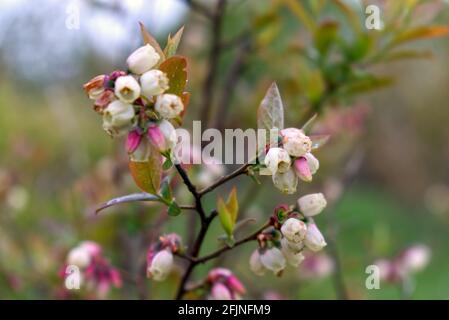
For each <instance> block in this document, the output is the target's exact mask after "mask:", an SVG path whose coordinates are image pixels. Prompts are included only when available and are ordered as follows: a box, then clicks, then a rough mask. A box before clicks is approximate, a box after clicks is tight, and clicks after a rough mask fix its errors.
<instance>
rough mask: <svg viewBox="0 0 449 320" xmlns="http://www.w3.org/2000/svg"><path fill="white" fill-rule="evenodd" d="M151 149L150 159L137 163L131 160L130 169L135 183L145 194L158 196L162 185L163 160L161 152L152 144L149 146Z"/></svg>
mask: <svg viewBox="0 0 449 320" xmlns="http://www.w3.org/2000/svg"><path fill="white" fill-rule="evenodd" d="M148 147H149V148H150V152H149V158H148V160H146V161H135V160H132V159H130V161H129V169H130V171H131V175H132V177H133V179H134V182H135V183H136V184H137V186H138V187H139V188H140V189H142V190H143V191H145V192H148V193H151V194H157V193H158V191H159V186H160V184H161V176H162V161H161V160H162V159H161V155H160V153H159V151H158V150H157V149H156V148H155V147H154V146H153V144H152V143H149V144H148Z"/></svg>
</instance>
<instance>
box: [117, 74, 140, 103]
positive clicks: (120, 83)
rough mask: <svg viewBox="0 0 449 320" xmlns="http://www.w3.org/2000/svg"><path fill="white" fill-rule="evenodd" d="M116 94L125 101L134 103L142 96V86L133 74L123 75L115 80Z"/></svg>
mask: <svg viewBox="0 0 449 320" xmlns="http://www.w3.org/2000/svg"><path fill="white" fill-rule="evenodd" d="M114 92H115V95H116V96H117V97H118V98H119V99H120V100H121V101H123V102H125V103H133V102H134V100H136V99H137V98H138V97H139V96H140V86H139V83H137V81H136V79H134V77H133V76H122V77H118V78H117V80H115V90H114Z"/></svg>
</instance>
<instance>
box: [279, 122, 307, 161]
mask: <svg viewBox="0 0 449 320" xmlns="http://www.w3.org/2000/svg"><path fill="white" fill-rule="evenodd" d="M281 136H282V146H283V148H284V149H285V150H286V151H287V152H288V154H289V155H291V156H292V157H301V156H303V155H305V154H306V153H308V152H310V151H311V150H312V140H310V138H309V137H308V136H306V135H305V134H304V132H303V131H302V130H300V129H297V128H286V129H283V130H281Z"/></svg>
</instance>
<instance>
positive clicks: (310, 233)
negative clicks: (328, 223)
mask: <svg viewBox="0 0 449 320" xmlns="http://www.w3.org/2000/svg"><path fill="white" fill-rule="evenodd" d="M304 244H305V245H306V247H307V248H309V249H310V250H312V251H314V252H317V251H320V250H321V249H323V248H324V247H325V246H326V245H327V243H326V241H325V240H324V237H323V235H322V233H321V231H320V230H319V229H318V227H317V226H316V224H315V223H314V222H310V223H307V234H306V237H305V239H304Z"/></svg>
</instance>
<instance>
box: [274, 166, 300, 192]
mask: <svg viewBox="0 0 449 320" xmlns="http://www.w3.org/2000/svg"><path fill="white" fill-rule="evenodd" d="M273 183H274V185H275V187H276V188H278V189H279V190H281V192H282V193H286V194H293V193H295V192H296V187H297V186H298V176H297V175H296V174H295V172H294V171H293V170H292V169H290V170H288V171H287V172H285V173H279V172H277V173H275V174H274V175H273Z"/></svg>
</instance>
